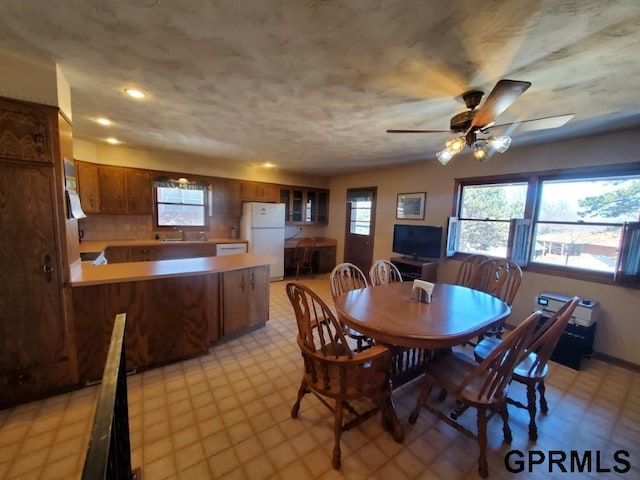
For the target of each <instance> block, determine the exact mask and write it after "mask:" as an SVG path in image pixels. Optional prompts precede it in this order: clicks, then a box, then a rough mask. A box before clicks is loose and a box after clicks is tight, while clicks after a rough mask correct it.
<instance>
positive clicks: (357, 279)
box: [329, 262, 374, 350]
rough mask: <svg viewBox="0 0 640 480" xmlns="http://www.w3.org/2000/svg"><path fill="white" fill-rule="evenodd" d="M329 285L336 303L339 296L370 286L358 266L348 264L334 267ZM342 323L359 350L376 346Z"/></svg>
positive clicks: (369, 339) (370, 340)
mask: <svg viewBox="0 0 640 480" xmlns="http://www.w3.org/2000/svg"><path fill="white" fill-rule="evenodd" d="M329 283H330V285H331V296H332V297H333V300H334V301H335V299H336V297H337V296H339V295H342V294H343V293H346V292H350V291H351V290H357V289H359V288H366V287H368V286H369V284H368V283H367V277H365V275H364V273H363V272H362V270H360V269H359V268H358V267H357V266H356V265H354V264H352V263H348V262H345V263H341V264H339V265H336V266H335V267H334V269H333V270H332V271H331V273H330V274H329ZM341 323H342V328H343V330H344V332H345V333H346V334H347V336H349V337H350V338H352V339H354V340H355V341H356V345H357V350H363V349H366V348H369V347H371V346H372V345H373V344H374V342H373V339H371V338H369V337H367V336H366V335H363V334H362V333H360V332H358V331H356V330H354V329H353V328H351V327H349V326H348V325H346V324H345V323H344V322H341Z"/></svg>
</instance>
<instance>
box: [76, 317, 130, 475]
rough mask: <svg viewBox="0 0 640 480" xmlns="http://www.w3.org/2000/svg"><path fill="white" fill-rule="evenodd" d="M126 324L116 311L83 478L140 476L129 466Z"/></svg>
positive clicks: (124, 319)
mask: <svg viewBox="0 0 640 480" xmlns="http://www.w3.org/2000/svg"><path fill="white" fill-rule="evenodd" d="M126 325H127V315H126V313H120V314H118V315H116V318H115V322H114V325H113V331H112V333H111V343H110V345H109V353H108V354H107V362H106V365H105V367H104V373H103V375H102V385H101V386H100V395H99V397H98V404H97V406H96V413H95V416H94V418H93V429H92V431H91V438H90V439H89V447H88V449H87V456H86V459H85V462H84V467H83V469H82V480H100V479H102V480H106V479H109V480H123V479H127V480H134V479H136V478H140V476H139V474H138V473H137V472H133V471H132V470H131V444H130V439H129V407H128V403H127V376H126V373H127V370H126V363H125V341H124V339H125V331H126Z"/></svg>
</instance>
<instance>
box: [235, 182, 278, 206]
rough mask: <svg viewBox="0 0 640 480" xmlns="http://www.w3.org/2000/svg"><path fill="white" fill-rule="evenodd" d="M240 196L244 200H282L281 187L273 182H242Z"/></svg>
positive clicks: (274, 201)
mask: <svg viewBox="0 0 640 480" xmlns="http://www.w3.org/2000/svg"><path fill="white" fill-rule="evenodd" d="M240 191H241V193H240V196H241V200H242V201H243V202H273V203H276V202H278V201H280V188H279V186H278V185H275V184H273V183H261V182H241V183H240Z"/></svg>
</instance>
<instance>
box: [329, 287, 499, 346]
mask: <svg viewBox="0 0 640 480" xmlns="http://www.w3.org/2000/svg"><path fill="white" fill-rule="evenodd" d="M412 287H413V282H399V283H390V284H387V285H379V286H375V287H368V288H362V289H359V290H352V291H350V292H347V293H345V294H343V295H340V296H338V297H336V299H335V307H336V310H337V312H338V314H339V315H340V317H341V320H342V321H344V322H345V323H346V324H347V325H349V326H350V327H351V328H353V329H354V330H357V331H358V332H360V333H362V334H364V335H366V336H368V337H371V338H373V339H374V340H376V341H377V342H380V343H385V344H389V345H396V346H402V347H414V348H423V349H441V348H450V347H453V346H454V345H461V344H463V343H465V342H467V341H468V340H471V339H472V338H474V337H477V336H478V335H479V334H481V333H482V332H484V331H486V330H488V329H489V328H491V327H493V326H495V325H497V324H499V323H501V322H502V321H503V320H504V319H505V318H506V317H507V316H508V315H509V314H510V313H511V308H510V307H509V306H508V305H507V304H506V303H504V302H503V301H502V300H500V299H499V298H496V297H493V296H492V295H489V294H487V293H484V292H480V291H478V290H473V289H471V288H468V287H463V286H460V285H450V284H447V283H437V284H436V285H435V288H434V289H433V293H432V298H431V303H420V302H416V301H415V300H413V298H412V297H413V294H412Z"/></svg>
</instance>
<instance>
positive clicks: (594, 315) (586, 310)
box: [533, 292, 600, 327]
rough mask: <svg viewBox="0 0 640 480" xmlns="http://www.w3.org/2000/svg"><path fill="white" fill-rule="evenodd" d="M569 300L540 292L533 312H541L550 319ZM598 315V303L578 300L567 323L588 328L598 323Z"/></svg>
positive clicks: (564, 296)
mask: <svg viewBox="0 0 640 480" xmlns="http://www.w3.org/2000/svg"><path fill="white" fill-rule="evenodd" d="M571 298H573V297H569V296H567V295H562V294H561V293H553V292H542V293H539V294H538V295H537V296H536V302H535V305H534V307H533V308H534V310H542V313H543V314H544V315H545V316H547V317H550V316H551V315H553V314H554V313H556V312H557V311H558V310H559V309H560V307H561V306H562V305H564V304H565V303H567V302H568V301H569V300H570V299H571ZM599 314H600V302H598V301H596V300H589V299H586V298H584V299H580V303H578V306H577V307H576V309H575V310H574V311H573V315H571V319H569V323H570V324H572V325H580V326H582V327H590V326H591V325H592V324H594V323H595V322H597V321H598V315H599Z"/></svg>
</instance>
